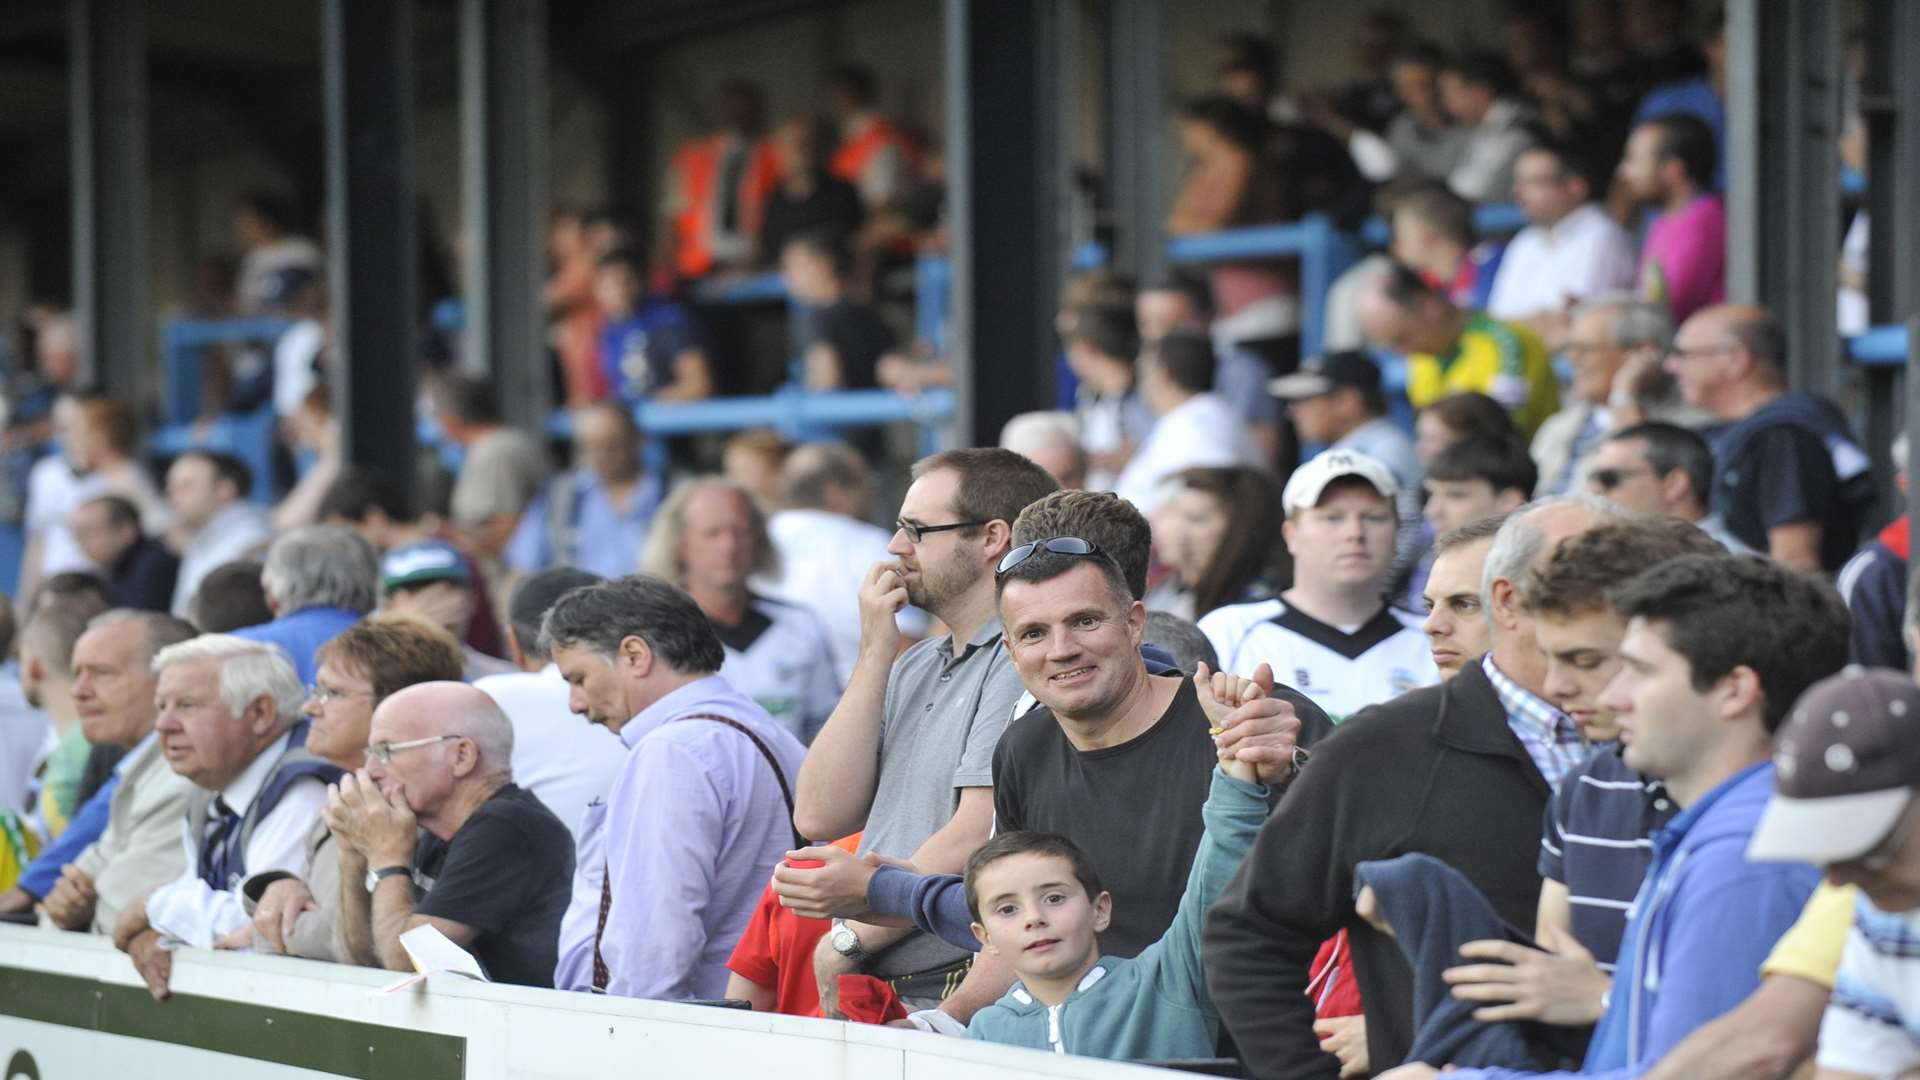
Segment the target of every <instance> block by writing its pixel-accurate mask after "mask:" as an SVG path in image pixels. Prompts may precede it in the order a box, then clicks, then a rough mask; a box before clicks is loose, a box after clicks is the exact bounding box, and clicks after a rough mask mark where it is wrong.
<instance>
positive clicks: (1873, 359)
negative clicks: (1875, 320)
mask: <svg viewBox="0 0 1920 1080" xmlns="http://www.w3.org/2000/svg"><path fill="white" fill-rule="evenodd" d="M1847 355H1849V356H1851V357H1853V362H1854V363H1856V364H1861V365H1865V366H1868V367H1875V366H1891V367H1905V366H1906V363H1907V328H1906V327H1904V326H1876V327H1874V328H1872V329H1871V330H1868V331H1866V332H1865V333H1863V334H1856V335H1854V336H1853V337H1851V338H1848V339H1847Z"/></svg>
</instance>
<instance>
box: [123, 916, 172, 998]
mask: <svg viewBox="0 0 1920 1080" xmlns="http://www.w3.org/2000/svg"><path fill="white" fill-rule="evenodd" d="M126 951H127V955H128V956H130V957H132V958H133V969H134V970H135V971H138V972H139V973H140V978H142V979H143V980H145V981H146V984H147V993H149V994H152V995H153V1000H155V1001H165V1000H167V994H168V993H170V991H169V990H168V989H167V980H168V979H169V978H171V977H172V976H173V953H172V952H171V951H169V950H168V949H166V948H164V947H162V945H161V943H160V932H159V931H158V930H154V929H151V928H149V929H146V930H142V931H141V932H140V933H139V934H136V935H135V936H134V937H133V939H132V940H131V941H129V942H127V950H126Z"/></svg>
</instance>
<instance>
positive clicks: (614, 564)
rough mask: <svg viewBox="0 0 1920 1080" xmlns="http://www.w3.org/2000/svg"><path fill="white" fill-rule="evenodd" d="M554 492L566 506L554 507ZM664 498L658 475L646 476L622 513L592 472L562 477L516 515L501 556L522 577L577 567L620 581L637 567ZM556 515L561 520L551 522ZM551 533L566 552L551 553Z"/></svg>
mask: <svg viewBox="0 0 1920 1080" xmlns="http://www.w3.org/2000/svg"><path fill="white" fill-rule="evenodd" d="M562 481H565V482H564V483H563V482H562ZM556 492H560V493H561V496H560V498H561V501H563V502H565V503H566V505H564V506H556V505H553V504H554V501H555V493H556ZM665 494H666V490H665V485H664V484H663V483H662V482H661V480H660V476H659V474H658V473H651V472H650V473H648V474H646V475H645V476H643V477H641V479H640V490H639V491H638V492H636V493H635V494H634V497H633V499H632V500H631V501H630V502H628V504H627V506H626V508H625V509H622V508H620V507H617V506H615V505H614V504H613V500H612V499H611V498H609V497H608V496H607V489H606V487H605V486H603V485H602V484H601V483H600V478H599V477H597V476H595V475H594V474H593V473H592V472H590V471H587V470H585V469H581V470H577V471H575V472H571V473H567V474H565V475H564V476H563V477H559V478H556V479H555V480H553V481H549V482H548V484H547V486H546V487H545V488H544V489H543V490H542V491H541V492H540V494H539V495H538V496H536V497H535V498H534V500H533V505H531V506H529V507H527V512H526V513H524V514H522V515H520V524H519V525H518V526H517V527H515V528H514V530H513V539H511V540H509V541H508V542H507V549H506V551H505V552H503V553H502V557H503V558H505V559H506V562H507V565H508V566H510V567H512V568H513V569H514V570H517V571H519V572H520V573H523V574H526V573H532V572H533V571H535V570H544V569H546V568H547V567H549V566H576V567H579V568H580V569H582V570H587V571H591V572H592V573H595V574H599V575H600V576H601V577H605V578H616V577H625V576H626V575H628V574H631V573H633V572H634V569H635V568H636V567H637V566H638V565H639V562H640V552H641V551H642V550H643V549H644V548H645V547H646V545H647V530H648V529H650V528H651V527H652V526H653V515H654V512H655V511H657V510H659V509H660V500H661V498H662V497H663V496H664V495H665ZM555 514H559V515H560V516H561V520H560V521H558V522H556V521H554V520H553V515H555ZM556 534H557V535H558V536H559V537H560V538H562V540H561V542H562V543H564V544H565V545H566V546H567V547H568V548H569V549H570V550H567V551H555V550H554V542H555V537H556Z"/></svg>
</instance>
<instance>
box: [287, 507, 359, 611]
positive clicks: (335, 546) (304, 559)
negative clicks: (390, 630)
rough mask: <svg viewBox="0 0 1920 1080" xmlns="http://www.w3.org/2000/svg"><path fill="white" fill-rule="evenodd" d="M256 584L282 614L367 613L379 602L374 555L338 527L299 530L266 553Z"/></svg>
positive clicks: (356, 537)
mask: <svg viewBox="0 0 1920 1080" xmlns="http://www.w3.org/2000/svg"><path fill="white" fill-rule="evenodd" d="M260 584H261V586H262V587H263V588H265V589H266V590H267V592H268V594H269V595H271V596H272V597H273V601H274V603H275V604H276V605H278V607H279V610H280V611H282V612H294V611H299V610H301V609H302V608H310V607H334V608H345V609H346V610H348V611H351V612H353V613H354V614H356V615H365V614H366V613H367V612H369V611H372V610H373V609H374V606H375V605H376V604H378V603H379V599H380V553H379V552H377V551H375V550H374V547H373V544H372V542H370V541H369V540H367V538H366V537H364V536H361V535H360V534H359V533H357V532H355V531H354V530H352V529H349V528H346V527H344V526H340V525H305V526H302V527H300V528H298V529H294V530H293V531H292V532H289V533H286V534H284V535H282V536H281V537H280V538H279V539H277V540H275V541H274V542H273V546H272V547H270V548H268V549H267V561H266V565H265V566H264V567H262V568H261V570H260Z"/></svg>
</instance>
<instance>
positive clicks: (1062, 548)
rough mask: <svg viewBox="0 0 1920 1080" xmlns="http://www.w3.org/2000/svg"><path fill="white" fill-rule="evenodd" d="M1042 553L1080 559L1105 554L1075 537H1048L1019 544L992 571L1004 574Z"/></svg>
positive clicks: (1098, 557) (1089, 543) (1092, 543)
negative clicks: (1048, 552)
mask: <svg viewBox="0 0 1920 1080" xmlns="http://www.w3.org/2000/svg"><path fill="white" fill-rule="evenodd" d="M1042 551H1051V552H1053V553H1054V554H1055V555H1076V556H1079V557H1082V558H1092V559H1101V558H1106V557H1107V553H1106V552H1104V551H1101V550H1100V548H1099V547H1098V546H1097V545H1096V544H1094V542H1093V541H1091V540H1082V539H1080V538H1079V537H1077V536H1049V537H1047V538H1046V539H1045V540H1035V541H1034V542H1033V543H1031V544H1021V545H1020V546H1019V547H1017V548H1014V549H1013V550H1012V551H1009V552H1007V554H1006V557H1005V558H1003V559H1001V560H1000V566H999V568H998V569H996V570H995V571H994V573H996V574H1004V573H1006V572H1007V571H1009V570H1011V569H1013V568H1014V567H1016V566H1019V565H1020V564H1021V563H1023V562H1026V561H1027V560H1028V559H1031V558H1033V557H1034V556H1035V555H1038V554H1039V553H1040V552H1042Z"/></svg>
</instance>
